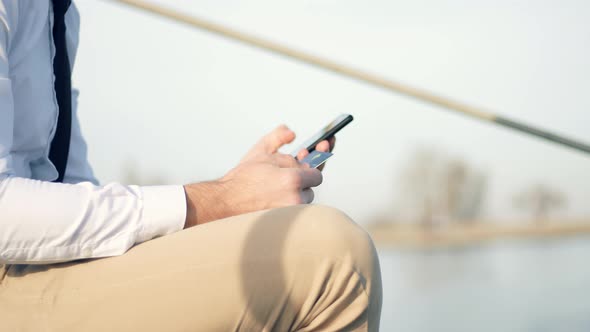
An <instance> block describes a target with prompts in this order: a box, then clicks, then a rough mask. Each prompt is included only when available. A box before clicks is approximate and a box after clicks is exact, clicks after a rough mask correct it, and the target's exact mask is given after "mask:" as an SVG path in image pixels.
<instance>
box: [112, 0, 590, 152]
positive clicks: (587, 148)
mask: <svg viewBox="0 0 590 332" xmlns="http://www.w3.org/2000/svg"><path fill="white" fill-rule="evenodd" d="M110 1H113V2H116V3H120V4H124V5H127V6H130V7H133V8H136V9H141V10H143V11H146V12H149V13H152V14H155V15H158V16H160V17H164V18H167V19H170V20H173V21H175V22H180V23H184V24H187V25H190V26H192V27H196V28H199V29H201V30H205V31H208V32H210V33H214V34H217V35H220V36H223V37H226V38H229V39H232V40H236V41H239V42H242V43H244V44H247V45H250V46H254V47H257V48H260V49H263V50H266V51H269V52H272V53H276V54H279V55H282V56H285V57H288V58H291V59H295V60H298V61H301V62H304V63H307V64H309V65H312V66H315V67H319V68H322V69H325V70H328V71H331V72H334V73H337V74H340V75H343V76H346V77H348V78H352V79H355V80H357V81H360V82H364V83H368V84H370V85H373V86H377V87H379V88H382V89H385V90H388V91H391V92H395V93H398V94H402V95H405V96H408V97H412V98H414V99H417V100H419V101H422V102H426V103H429V104H433V105H437V106H440V107H442V108H445V109H447V110H449V111H453V112H456V113H460V114H463V115H466V116H469V117H472V118H476V119H478V120H481V121H484V122H488V123H493V124H497V125H500V126H503V127H506V128H510V129H513V130H516V131H518V132H521V133H525V134H528V135H532V136H535V137H538V138H542V139H545V140H547V141H550V142H553V143H557V144H560V145H562V146H566V147H569V148H572V149H575V150H577V151H581V152H584V153H587V154H590V145H588V144H586V143H583V142H580V141H577V140H574V139H572V138H568V137H564V136H562V135H558V134H555V133H553V132H550V131H547V130H544V129H541V128H537V127H534V126H531V125H528V124H525V123H523V122H519V121H516V120H512V119H509V118H506V117H503V116H500V115H497V114H494V113H491V112H489V111H483V110H481V109H479V108H476V107H473V106H470V105H467V104H464V103H461V102H459V101H456V100H452V99H450V98H446V97H443V96H440V95H437V94H434V93H432V92H429V91H426V90H423V89H419V88H416V87H412V86H409V85H406V84H402V83H399V82H396V81H392V80H389V79H386V78H384V77H381V76H378V75H375V74H372V73H368V72H365V71H362V70H359V69H357V68H353V67H350V66H346V65H343V64H340V63H336V62H334V61H331V60H329V59H326V58H322V57H318V56H315V55H312V54H309V53H306V52H302V51H299V50H296V49H293V48H290V47H287V46H285V45H281V44H278V43H275V42H271V41H269V40H265V39H262V38H259V37H257V36H253V35H249V34H245V33H243V32H240V31H238V30H235V29H232V28H229V27H226V26H223V25H220V24H217V23H213V22H211V21H207V20H204V19H201V18H197V17H195V16H191V15H187V14H184V13H181V12H179V11H175V10H172V9H169V8H165V7H161V6H158V5H154V4H150V3H147V2H144V1H141V0H110Z"/></svg>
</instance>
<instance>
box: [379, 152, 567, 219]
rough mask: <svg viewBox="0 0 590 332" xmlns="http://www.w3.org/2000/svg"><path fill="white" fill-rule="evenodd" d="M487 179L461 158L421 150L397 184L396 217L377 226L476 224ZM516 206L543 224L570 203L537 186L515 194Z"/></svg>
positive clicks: (553, 189)
mask: <svg viewBox="0 0 590 332" xmlns="http://www.w3.org/2000/svg"><path fill="white" fill-rule="evenodd" d="M488 179H489V178H488V174H487V173H486V172H485V171H484V170H482V169H479V168H477V167H476V166H474V165H472V164H470V163H469V162H467V161H466V160H465V159H463V158H461V157H456V156H449V154H447V153H445V152H444V151H441V150H437V149H434V148H425V147H422V148H418V149H416V150H415V151H414V152H413V153H412V154H411V155H410V157H409V158H408V159H407V161H406V163H405V165H404V166H403V167H402V170H401V172H400V175H399V177H398V180H397V182H396V183H395V187H396V190H397V196H396V197H397V200H396V202H395V203H394V209H393V215H390V216H382V217H379V218H376V219H375V223H377V224H383V223H391V222H392V221H393V220H399V221H404V222H412V223H418V224H420V225H422V226H424V227H427V228H432V227H438V226H442V225H446V224H450V223H462V224H470V223H474V222H477V221H478V220H481V216H482V212H483V210H484V207H485V201H486V197H487V193H488V189H489V188H488V183H489V181H488ZM512 201H513V205H514V206H515V207H517V208H519V209H521V210H524V211H525V213H527V215H529V216H530V217H531V219H532V220H533V221H535V222H542V221H544V220H547V218H548V217H549V216H550V214H551V212H553V211H555V210H557V209H560V208H562V207H564V206H565V205H566V203H567V198H566V196H565V195H564V194H563V193H561V192H560V191H559V190H557V189H555V188H552V187H550V186H548V185H543V184H537V185H533V186H530V187H529V188H525V189H524V190H523V191H522V192H520V193H518V194H516V195H515V196H514V197H513V199H512Z"/></svg>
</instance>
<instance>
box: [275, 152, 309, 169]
mask: <svg viewBox="0 0 590 332" xmlns="http://www.w3.org/2000/svg"><path fill="white" fill-rule="evenodd" d="M272 159H273V161H274V163H275V165H277V166H279V167H281V168H301V167H302V166H303V164H301V163H299V162H298V161H297V160H295V158H294V157H293V156H292V155H290V154H282V153H275V154H273V155H272Z"/></svg>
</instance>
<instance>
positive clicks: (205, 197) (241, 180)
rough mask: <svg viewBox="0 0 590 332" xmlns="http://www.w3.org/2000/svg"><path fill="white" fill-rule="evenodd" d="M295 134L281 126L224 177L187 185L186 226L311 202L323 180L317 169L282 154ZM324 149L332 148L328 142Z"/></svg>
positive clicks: (325, 143) (324, 144)
mask: <svg viewBox="0 0 590 332" xmlns="http://www.w3.org/2000/svg"><path fill="white" fill-rule="evenodd" d="M294 139H295V133H294V132H293V131H291V130H290V129H288V128H287V127H286V126H280V127H278V128H276V129H275V130H273V131H272V132H271V133H269V134H268V135H266V136H265V137H263V138H262V139H261V140H260V141H259V142H258V143H257V144H256V145H255V146H254V147H253V148H252V149H251V150H250V151H249V152H248V153H247V154H246V156H245V157H244V158H243V159H242V161H241V162H240V164H238V166H236V167H235V168H234V169H232V170H231V171H229V172H228V173H227V174H226V175H225V176H224V177H223V178H221V179H220V180H216V181H211V182H203V183H197V184H190V185H186V186H185V187H184V188H185V192H186V198H187V218H186V223H185V228H186V227H191V226H195V225H198V224H202V223H206V222H209V221H213V220H217V219H221V218H225V217H230V216H234V215H238V214H243V213H247V212H253V211H259V210H265V209H271V208H277V207H284V206H290V205H297V204H307V203H311V202H312V201H313V198H314V193H313V190H312V189H311V188H312V187H316V186H318V185H320V184H321V183H322V174H321V172H320V171H319V170H317V169H312V168H309V167H308V166H307V165H303V164H300V163H299V162H297V161H296V160H295V158H293V157H292V156H290V155H287V154H282V153H278V152H277V151H278V150H279V148H280V147H281V146H283V145H285V144H288V143H291V142H292V141H293V140H294ZM321 145H323V146H322V147H321V148H324V149H326V150H325V151H327V149H330V144H329V143H328V142H322V144H321Z"/></svg>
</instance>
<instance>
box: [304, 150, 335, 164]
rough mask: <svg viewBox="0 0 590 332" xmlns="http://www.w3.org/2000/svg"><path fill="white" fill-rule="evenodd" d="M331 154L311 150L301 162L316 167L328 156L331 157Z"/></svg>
mask: <svg viewBox="0 0 590 332" xmlns="http://www.w3.org/2000/svg"><path fill="white" fill-rule="evenodd" d="M332 156H333V154H332V153H330V152H320V151H316V150H314V151H312V152H311V153H310V154H308V155H307V157H305V158H303V160H301V162H302V163H305V164H308V165H309V167H311V168H317V167H318V166H320V165H321V164H323V163H325V162H326V160H328V158H330V157H332Z"/></svg>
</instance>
